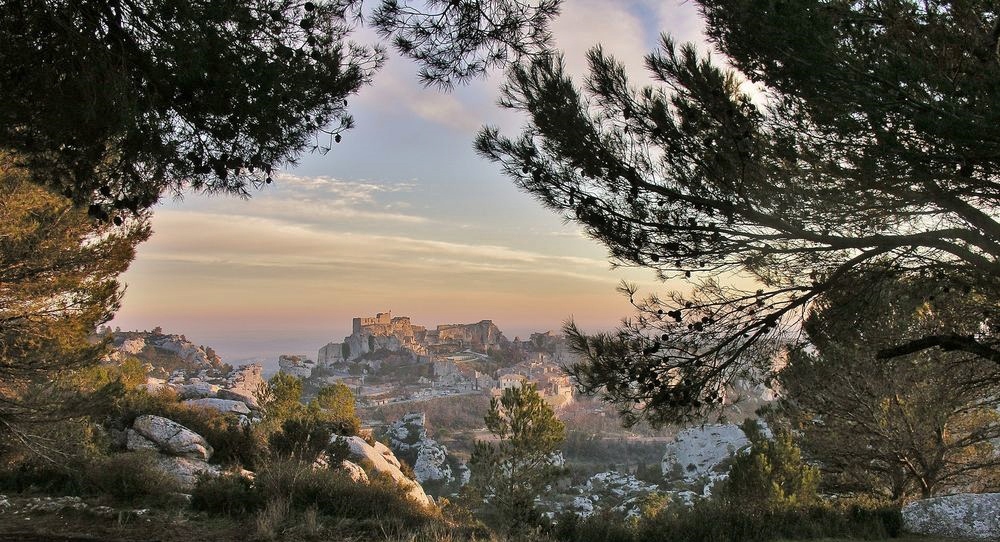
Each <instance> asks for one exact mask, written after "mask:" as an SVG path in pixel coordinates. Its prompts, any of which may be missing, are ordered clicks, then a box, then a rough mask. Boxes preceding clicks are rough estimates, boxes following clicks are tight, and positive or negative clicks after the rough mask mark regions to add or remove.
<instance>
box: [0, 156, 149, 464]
mask: <svg viewBox="0 0 1000 542" xmlns="http://www.w3.org/2000/svg"><path fill="white" fill-rule="evenodd" d="M11 162H12V160H11V159H10V158H9V157H7V156H6V155H3V154H0V434H3V435H5V437H4V438H5V439H17V440H21V441H23V442H24V443H25V444H26V445H28V447H29V448H31V447H42V446H45V445H46V443H44V442H42V441H41V440H39V439H31V438H28V436H27V435H30V434H32V432H33V431H34V429H35V428H37V427H38V426H39V424H44V423H47V422H51V421H54V420H61V419H65V418H69V417H79V416H83V415H85V414H87V413H88V412H89V411H90V408H91V407H93V406H95V405H94V404H93V403H92V402H91V401H88V400H87V396H88V395H90V394H92V393H96V392H100V391H101V390H100V388H103V387H104V386H103V385H104V384H112V383H113V382H109V381H101V380H100V379H96V380H94V381H93V382H92V383H93V384H94V386H87V385H84V384H83V383H81V382H73V379H74V378H75V376H79V375H74V372H78V371H79V370H80V369H84V368H88V367H91V366H93V365H95V364H96V363H97V361H98V359H99V358H100V357H101V356H102V355H103V354H104V353H105V352H106V351H107V346H108V344H107V342H106V341H102V340H94V341H92V340H90V338H91V335H92V334H93V333H94V330H95V329H96V328H97V326H98V325H100V324H103V323H104V322H106V321H108V320H109V319H110V318H111V316H112V315H113V314H114V311H115V310H117V308H118V303H119V300H120V299H121V295H122V293H123V288H122V286H121V284H120V283H119V282H118V280H117V278H118V275H119V274H120V273H122V272H124V271H125V269H126V268H127V267H128V265H129V263H130V262H131V261H132V257H133V255H134V251H135V247H136V245H137V244H138V243H140V242H142V241H143V240H145V239H146V237H147V236H148V235H149V227H148V225H147V224H146V222H145V219H144V218H140V219H130V221H129V223H128V224H126V225H123V226H122V227H115V226H112V225H109V224H96V225H95V224H94V221H93V220H91V219H90V218H89V217H88V216H87V213H86V211H84V210H82V209H77V208H75V207H74V206H73V204H72V202H71V201H70V200H69V199H67V198H65V197H63V196H62V195H60V194H54V193H52V192H50V191H48V190H45V189H43V188H40V187H38V186H36V185H34V184H32V183H30V182H29V181H28V175H27V173H26V172H24V171H22V170H20V169H18V168H16V167H14V166H13V165H12V164H11Z"/></svg>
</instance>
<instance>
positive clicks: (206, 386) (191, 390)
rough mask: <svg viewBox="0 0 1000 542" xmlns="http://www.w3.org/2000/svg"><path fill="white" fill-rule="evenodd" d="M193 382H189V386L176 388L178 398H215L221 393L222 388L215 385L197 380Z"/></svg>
mask: <svg viewBox="0 0 1000 542" xmlns="http://www.w3.org/2000/svg"><path fill="white" fill-rule="evenodd" d="M192 380H193V381H192ZM192 380H189V382H190V383H189V384H180V385H177V386H174V389H175V390H176V391H177V396H178V397H180V398H181V399H202V398H204V397H213V396H214V395H215V394H217V393H219V389H220V388H219V386H217V385H215V384H211V383H209V382H200V381H198V380H199V379H197V378H195V379H192Z"/></svg>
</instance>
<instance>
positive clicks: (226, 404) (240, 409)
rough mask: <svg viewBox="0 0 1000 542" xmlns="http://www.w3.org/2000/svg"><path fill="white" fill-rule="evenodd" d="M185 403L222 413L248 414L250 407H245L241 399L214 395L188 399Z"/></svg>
mask: <svg viewBox="0 0 1000 542" xmlns="http://www.w3.org/2000/svg"><path fill="white" fill-rule="evenodd" d="M184 404H185V405H188V406H192V407H197V408H208V409H212V410H218V411H219V412H222V413H229V412H232V413H234V414H243V415H247V414H250V409H249V408H247V405H246V403H244V402H243V401H233V400H231V399H216V398H214V397H206V398H204V399H188V400H187V401H184Z"/></svg>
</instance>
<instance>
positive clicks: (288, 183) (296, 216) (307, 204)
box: [161, 173, 431, 226]
mask: <svg viewBox="0 0 1000 542" xmlns="http://www.w3.org/2000/svg"><path fill="white" fill-rule="evenodd" d="M417 192H419V190H418V189H417V185H416V184H414V183H408V182H403V183H388V182H369V181H346V180H342V179H336V178H333V177H328V176H302V175H293V174H290V173H281V174H278V175H275V183H274V184H273V185H271V187H270V188H269V189H268V190H266V191H262V192H261V193H260V194H258V195H256V196H255V197H254V198H253V199H251V200H249V201H248V200H243V199H232V198H224V197H205V196H194V197H192V198H190V200H189V201H185V202H183V204H182V205H180V206H178V205H168V206H167V207H166V209H171V208H183V209H191V208H192V207H195V208H199V207H200V208H203V209H209V210H211V211H212V212H214V213H221V214H226V213H231V214H236V215H244V214H247V213H248V211H252V213H253V215H254V216H255V217H270V218H274V219H280V220H285V221H289V222H299V223H312V224H317V225H321V224H336V223H350V224H352V225H355V226H357V225H359V222H366V223H401V224H426V223H430V222H431V220H430V219H429V218H428V217H426V216H421V215H417V214H412V213H408V212H406V210H407V209H411V208H412V207H413V204H412V203H411V202H409V201H405V200H403V199H401V198H407V197H412V196H414V195H415V194H416V193H417ZM166 209H165V210H166ZM161 212H162V211H161Z"/></svg>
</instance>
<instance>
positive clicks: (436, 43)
mask: <svg viewBox="0 0 1000 542" xmlns="http://www.w3.org/2000/svg"><path fill="white" fill-rule="evenodd" d="M561 3H562V0H531V1H524V0H426V1H423V2H420V4H421V7H419V8H417V7H414V4H413V3H412V2H409V1H407V0H403V2H400V1H399V0H382V3H381V4H380V5H379V7H378V8H377V9H376V10H375V13H374V15H373V17H372V25H373V26H374V27H375V28H376V29H377V30H378V31H379V33H380V34H382V35H383V36H385V37H387V38H388V37H391V38H392V42H393V45H395V47H396V49H397V50H398V51H399V52H400V53H401V54H403V55H404V56H407V57H409V58H412V59H413V60H415V61H416V62H418V63H419V64H420V65H421V68H420V71H419V72H418V76H419V77H420V80H421V81H422V82H423V83H424V84H425V85H435V86H439V87H441V88H446V89H447V88H451V87H452V86H453V85H454V84H455V83H456V82H457V83H463V82H466V81H468V80H469V79H471V78H473V77H477V76H480V75H483V74H484V73H486V71H487V70H489V69H490V68H502V67H505V66H507V65H508V64H510V63H516V62H518V61H520V60H522V58H524V57H531V56H536V55H538V54H541V53H543V52H544V51H546V50H547V49H548V47H549V45H550V44H551V41H552V35H551V33H550V32H549V30H548V23H549V21H550V20H551V19H552V18H553V17H555V16H556V15H558V14H559V5H560V4H561Z"/></svg>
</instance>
